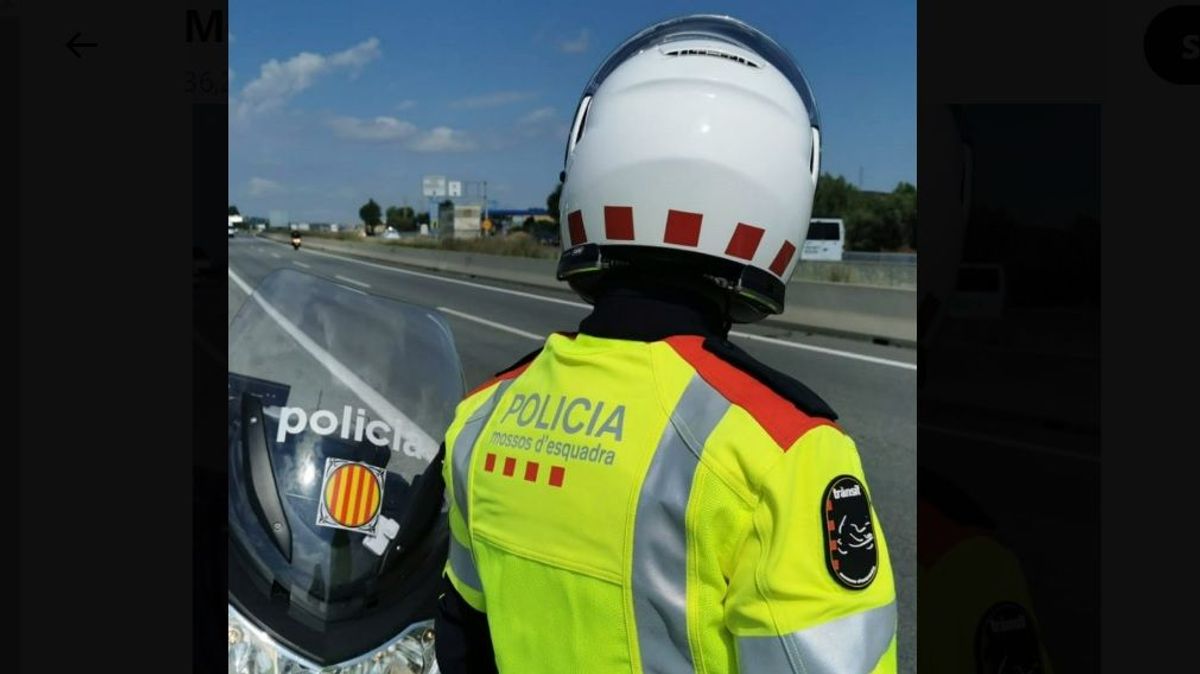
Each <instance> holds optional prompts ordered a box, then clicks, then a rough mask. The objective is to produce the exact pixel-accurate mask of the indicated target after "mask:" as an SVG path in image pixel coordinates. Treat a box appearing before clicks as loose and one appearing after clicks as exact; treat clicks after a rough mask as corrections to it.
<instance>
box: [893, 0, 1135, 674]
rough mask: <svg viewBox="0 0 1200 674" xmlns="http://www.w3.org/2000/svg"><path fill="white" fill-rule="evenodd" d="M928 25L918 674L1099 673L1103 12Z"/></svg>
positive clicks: (1028, 4)
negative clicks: (992, 673)
mask: <svg viewBox="0 0 1200 674" xmlns="http://www.w3.org/2000/svg"><path fill="white" fill-rule="evenodd" d="M918 21H919V26H920V30H919V45H918V51H919V57H918V80H919V87H918V104H919V112H918V145H919V147H918V171H917V172H918V190H919V191H918V213H919V235H918V246H917V247H918V250H919V255H920V257H919V266H918V276H919V278H918V294H919V296H920V305H919V310H918V331H919V332H918V334H919V358H918V360H919V370H918V373H919V375H918V405H917V464H918V488H917V494H918V502H919V503H918V522H917V532H918V536H917V556H918V581H917V584H918V605H917V611H918V631H917V635H918V647H917V656H918V671H921V672H943V671H947V672H948V671H954V672H967V671H970V672H986V671H1000V669H1003V670H1004V671H1008V670H1013V671H1040V672H1044V671H1057V672H1065V671H1081V672H1083V671H1089V672H1090V671H1098V670H1099V669H1100V661H1101V658H1100V640H1099V639H1098V635H1099V634H1100V628H1101V620H1100V613H1099V610H1100V604H1101V602H1100V584H1099V578H1100V575H1099V574H1100V496H1101V492H1100V474H1101V470H1100V469H1101V453H1100V423H1101V421H1100V337H1099V327H1100V320H1099V317H1100V302H1099V289H1100V233H1101V226H1100V222H1101V214H1100V194H1101V191H1100V120H1101V107H1100V101H1101V100H1103V97H1104V95H1105V93H1106V92H1105V81H1104V66H1105V54H1104V45H1103V42H1102V41H1101V40H1100V39H1099V36H1100V35H1102V34H1103V28H1104V21H1105V17H1104V14H1103V8H1102V7H1099V6H1095V5H1094V3H1093V4H1089V3H1086V2H1084V1H1083V0H1068V1H1067V2H1061V3H1045V2H1039V1H1037V0H1011V1H1010V2H1007V3H1004V4H1002V5H1000V4H987V3H961V2H954V1H953V0H921V2H920V3H918ZM1014 36H1019V37H1018V39H1015V40H1014ZM1108 421H1109V420H1108V419H1106V420H1105V423H1106V424H1107V423H1108ZM1126 498H1128V497H1126ZM1001 662H1003V663H1005V666H1004V667H1003V668H1001V667H1000V663H1001Z"/></svg>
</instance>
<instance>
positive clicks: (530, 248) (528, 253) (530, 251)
mask: <svg viewBox="0 0 1200 674" xmlns="http://www.w3.org/2000/svg"><path fill="white" fill-rule="evenodd" d="M376 240H377V241H379V242H380V243H385V244H387V245H389V246H406V247H409V248H436V249H440V250H454V251H459V252H463V253H483V254H486V255H511V256H514V257H542V258H556V257H558V254H559V249H558V247H556V246H544V245H542V244H540V243H538V242H537V241H535V240H534V239H533V238H532V237H530V236H529V235H528V234H526V233H524V232H516V233H513V234H510V235H508V236H489V237H485V238H481V239H451V238H445V239H443V238H430V237H412V238H407V239H392V240H382V239H378V237H376Z"/></svg>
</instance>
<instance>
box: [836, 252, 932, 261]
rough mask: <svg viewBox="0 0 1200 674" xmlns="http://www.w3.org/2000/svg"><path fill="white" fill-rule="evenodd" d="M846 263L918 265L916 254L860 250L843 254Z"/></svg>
mask: <svg viewBox="0 0 1200 674" xmlns="http://www.w3.org/2000/svg"><path fill="white" fill-rule="evenodd" d="M842 260H843V261H844V262H878V263H880V264H907V265H912V264H916V263H917V254H916V253H867V252H863V251H858V250H847V251H845V252H843V253H842Z"/></svg>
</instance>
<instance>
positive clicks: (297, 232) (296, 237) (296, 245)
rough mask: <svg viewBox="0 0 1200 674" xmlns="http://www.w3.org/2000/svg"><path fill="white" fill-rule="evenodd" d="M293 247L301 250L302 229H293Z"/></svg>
mask: <svg viewBox="0 0 1200 674" xmlns="http://www.w3.org/2000/svg"><path fill="white" fill-rule="evenodd" d="M292 249H294V250H300V230H298V229H293V230H292Z"/></svg>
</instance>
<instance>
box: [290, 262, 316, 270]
mask: <svg viewBox="0 0 1200 674" xmlns="http://www.w3.org/2000/svg"><path fill="white" fill-rule="evenodd" d="M292 264H294V265H296V266H297V267H304V268H305V269H312V267H310V266H308V265H306V264H304V263H303V262H296V261H295V260H292Z"/></svg>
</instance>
